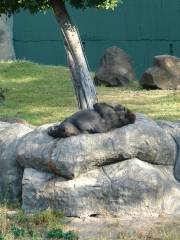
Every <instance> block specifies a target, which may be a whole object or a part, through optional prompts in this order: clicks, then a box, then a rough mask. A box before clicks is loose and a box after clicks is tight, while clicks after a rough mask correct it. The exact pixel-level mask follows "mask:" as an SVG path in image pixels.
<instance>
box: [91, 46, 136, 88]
mask: <svg viewBox="0 0 180 240" xmlns="http://www.w3.org/2000/svg"><path fill="white" fill-rule="evenodd" d="M129 80H135V73H134V71H133V68H132V65H131V60H130V57H129V56H128V55H127V54H126V53H125V52H124V51H123V50H122V49H120V48H118V47H110V48H108V49H106V50H105V53H104V55H103V56H102V58H101V60H100V66H99V68H98V70H97V72H96V75H95V78H94V81H95V84H96V85H101V84H104V85H106V86H127V85H128V83H129Z"/></svg>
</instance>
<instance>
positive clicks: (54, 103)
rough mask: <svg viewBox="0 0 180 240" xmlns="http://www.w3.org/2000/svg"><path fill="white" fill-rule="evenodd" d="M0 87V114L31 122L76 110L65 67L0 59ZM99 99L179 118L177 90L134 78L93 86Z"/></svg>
mask: <svg viewBox="0 0 180 240" xmlns="http://www.w3.org/2000/svg"><path fill="white" fill-rule="evenodd" d="M0 87H1V88H3V89H5V90H7V91H6V92H5V101H4V104H1V105H0V117H15V118H22V119H25V120H26V121H28V122H29V123H31V124H33V125H41V124H45V123H50V122H57V121H61V120H63V119H64V118H66V117H68V116H69V115H70V114H72V113H73V112H75V111H77V106H76V99H75V96H74V92H73V87H72V83H71V80H70V73H69V70H68V69H67V68H65V67H56V66H46V65H40V64H36V63H32V62H27V61H16V62H1V63H0ZM97 93H98V99H99V101H106V102H110V103H113V104H116V103H121V104H124V105H125V106H127V107H129V108H130V109H132V110H133V111H137V112H142V113H145V114H147V115H148V116H150V117H152V118H153V119H165V120H170V121H176V120H179V119H180V90H177V91H173V90H168V91H162V90H153V91H146V90H142V89H141V87H139V86H138V82H132V83H131V84H130V86H129V87H126V88H110V87H97Z"/></svg>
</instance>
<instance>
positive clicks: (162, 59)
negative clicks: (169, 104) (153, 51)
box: [140, 55, 180, 90]
mask: <svg viewBox="0 0 180 240" xmlns="http://www.w3.org/2000/svg"><path fill="white" fill-rule="evenodd" d="M140 85H141V86H142V87H143V88H146V89H164V90H165V89H174V90H177V89H180V58H177V57H175V56H169V55H160V56H155V57H154V64H153V67H151V68H148V69H147V70H146V71H145V72H144V74H143V75H142V77H141V80H140Z"/></svg>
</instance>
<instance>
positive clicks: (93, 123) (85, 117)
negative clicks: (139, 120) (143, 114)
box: [48, 103, 136, 138]
mask: <svg viewBox="0 0 180 240" xmlns="http://www.w3.org/2000/svg"><path fill="white" fill-rule="evenodd" d="M93 107H94V109H93V110H82V111H79V112H76V113H75V114H73V115H72V116H70V117H69V118H67V119H65V120H64V121H63V122H62V123H60V124H59V125H56V126H53V127H50V128H49V129H48V134H49V135H50V136H52V137H54V138H66V137H70V136H76V135H79V134H83V133H103V132H107V131H109V130H111V129H114V128H119V127H122V126H125V125H127V124H130V123H134V122H135V120H136V116H135V114H134V113H132V112H131V111H130V110H129V109H127V108H125V107H123V106H122V105H116V106H115V107H113V106H111V105H109V104H106V103H96V104H95V105H94V106H93Z"/></svg>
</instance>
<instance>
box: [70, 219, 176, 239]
mask: <svg viewBox="0 0 180 240" xmlns="http://www.w3.org/2000/svg"><path fill="white" fill-rule="evenodd" d="M67 225H68V228H70V229H71V230H74V231H76V232H77V233H78V234H79V239H80V240H141V239H142V240H166V239H167V240H169V239H173V240H179V239H180V217H179V218H176V219H175V218H174V216H159V217H158V218H154V217H152V218H151V217H150V218H144V217H124V216H123V217H121V218H120V217H118V218H113V217H88V218H84V219H79V218H70V219H69V223H68V224H67Z"/></svg>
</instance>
